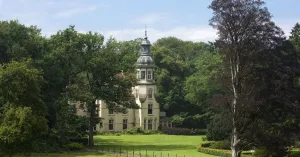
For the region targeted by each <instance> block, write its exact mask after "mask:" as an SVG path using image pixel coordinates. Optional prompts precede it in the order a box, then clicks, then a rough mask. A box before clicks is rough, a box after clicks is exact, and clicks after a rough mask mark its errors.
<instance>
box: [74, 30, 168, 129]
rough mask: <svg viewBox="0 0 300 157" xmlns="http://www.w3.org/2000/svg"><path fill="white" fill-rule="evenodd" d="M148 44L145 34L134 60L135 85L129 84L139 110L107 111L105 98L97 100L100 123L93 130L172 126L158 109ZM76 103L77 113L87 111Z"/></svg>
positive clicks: (152, 62) (149, 45) (149, 44)
mask: <svg viewBox="0 0 300 157" xmlns="http://www.w3.org/2000/svg"><path fill="white" fill-rule="evenodd" d="M150 47H151V43H150V41H149V40H148V38H147V34H146V36H145V38H144V39H143V41H142V43H141V53H142V54H141V56H140V57H139V58H138V59H137V62H136V69H137V74H136V77H137V79H138V82H137V85H136V86H135V87H132V94H133V96H134V98H135V102H136V104H137V105H138V106H139V108H138V109H127V112H126V113H114V112H113V111H110V110H109V109H108V108H107V106H106V104H105V101H103V100H96V104H97V105H99V108H98V110H97V112H98V113H96V115H97V116H99V118H101V119H102V120H101V122H100V123H99V124H96V126H95V127H94V130H95V131H98V132H101V131H123V130H127V129H130V128H134V127H140V128H142V129H143V130H157V129H158V127H159V126H160V127H171V126H172V124H171V123H170V122H169V121H170V118H168V117H166V114H165V112H160V105H159V103H158V102H157V101H156V99H155V95H156V92H157V87H156V84H155V80H154V74H155V65H154V60H153V58H152V56H151V49H150ZM74 105H76V109H77V112H76V114H77V115H82V116H84V115H86V113H85V112H84V111H83V110H82V109H80V108H79V104H78V103H74Z"/></svg>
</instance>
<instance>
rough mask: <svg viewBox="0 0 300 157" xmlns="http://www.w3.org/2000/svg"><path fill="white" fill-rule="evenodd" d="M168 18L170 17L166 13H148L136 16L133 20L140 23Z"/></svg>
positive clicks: (155, 21)
mask: <svg viewBox="0 0 300 157" xmlns="http://www.w3.org/2000/svg"><path fill="white" fill-rule="evenodd" d="M167 18H168V19H170V17H168V14H167V13H150V14H146V15H143V16H140V17H137V18H136V19H135V20H134V22H138V23H141V24H148V25H151V24H155V23H158V22H161V21H164V20H166V19H167Z"/></svg>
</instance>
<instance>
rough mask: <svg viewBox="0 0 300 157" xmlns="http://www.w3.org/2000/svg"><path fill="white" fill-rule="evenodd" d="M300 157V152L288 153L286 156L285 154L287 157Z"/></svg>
mask: <svg viewBox="0 0 300 157" xmlns="http://www.w3.org/2000/svg"><path fill="white" fill-rule="evenodd" d="M299 156H300V151H299V150H298V151H293V150H291V151H289V152H288V154H287V157H299Z"/></svg>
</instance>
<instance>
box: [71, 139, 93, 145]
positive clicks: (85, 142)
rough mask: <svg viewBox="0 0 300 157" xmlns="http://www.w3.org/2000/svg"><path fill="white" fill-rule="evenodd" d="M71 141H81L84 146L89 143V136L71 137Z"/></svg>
mask: <svg viewBox="0 0 300 157" xmlns="http://www.w3.org/2000/svg"><path fill="white" fill-rule="evenodd" d="M69 141H70V142H71V143H80V144H82V145H84V146H87V145H88V144H89V139H88V138H70V139H69Z"/></svg>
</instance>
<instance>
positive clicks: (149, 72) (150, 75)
mask: <svg viewBox="0 0 300 157" xmlns="http://www.w3.org/2000/svg"><path fill="white" fill-rule="evenodd" d="M147 79H148V80H151V79H152V71H150V70H148V71H147Z"/></svg>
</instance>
